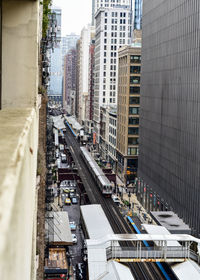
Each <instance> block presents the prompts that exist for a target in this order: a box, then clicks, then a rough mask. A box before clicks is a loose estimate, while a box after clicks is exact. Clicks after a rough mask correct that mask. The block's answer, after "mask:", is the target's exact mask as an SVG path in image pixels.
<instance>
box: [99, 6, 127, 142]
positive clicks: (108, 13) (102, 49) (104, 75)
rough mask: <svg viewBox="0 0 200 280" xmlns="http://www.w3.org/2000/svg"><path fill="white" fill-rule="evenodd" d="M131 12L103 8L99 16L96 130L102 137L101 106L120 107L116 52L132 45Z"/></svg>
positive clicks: (122, 9)
mask: <svg viewBox="0 0 200 280" xmlns="http://www.w3.org/2000/svg"><path fill="white" fill-rule="evenodd" d="M131 16H132V13H131V10H130V9H129V8H122V7H118V8H110V9H107V8H100V9H99V10H98V12H97V13H96V37H95V88H94V129H95V132H96V135H97V142H98V143H99V141H100V140H99V137H100V107H102V106H104V107H112V106H114V107H115V106H116V105H117V80H118V75H117V72H118V59H117V55H118V54H117V50H118V48H119V47H121V46H123V45H127V44H129V43H130V38H131V32H130V31H131V22H132V20H131Z"/></svg>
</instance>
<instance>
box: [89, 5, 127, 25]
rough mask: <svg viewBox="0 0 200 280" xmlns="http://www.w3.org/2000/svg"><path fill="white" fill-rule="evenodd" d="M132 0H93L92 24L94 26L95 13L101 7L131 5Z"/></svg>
mask: <svg viewBox="0 0 200 280" xmlns="http://www.w3.org/2000/svg"><path fill="white" fill-rule="evenodd" d="M131 1H132V0H92V25H93V26H94V20H95V13H96V12H97V10H98V9H99V8H114V7H116V6H128V7H131Z"/></svg>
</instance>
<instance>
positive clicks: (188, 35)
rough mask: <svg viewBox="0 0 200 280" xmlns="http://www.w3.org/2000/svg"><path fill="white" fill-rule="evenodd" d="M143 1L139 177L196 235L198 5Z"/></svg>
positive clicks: (199, 198) (199, 184)
mask: <svg viewBox="0 0 200 280" xmlns="http://www.w3.org/2000/svg"><path fill="white" fill-rule="evenodd" d="M143 2H144V3H143V5H144V7H143V26H142V30H143V39H142V42H143V44H142V76H141V104H140V146H139V149H140V152H139V176H140V177H141V178H142V179H143V180H144V182H145V184H148V186H149V188H151V189H152V191H153V192H155V193H156V194H159V197H160V199H161V200H162V201H164V202H166V203H168V210H169V209H172V210H174V211H175V212H176V213H177V214H178V215H179V216H180V217H182V218H183V220H184V221H185V222H186V223H188V224H189V225H190V227H191V228H192V229H193V234H195V235H196V236H198V235H199V234H200V216H199V205H200V192H199V190H200V64H199V59H200V52H199V50H200V32H199V26H200V1H199V0H191V1H188V0H181V1H158V0H144V1H143ZM151 195H152V194H151Z"/></svg>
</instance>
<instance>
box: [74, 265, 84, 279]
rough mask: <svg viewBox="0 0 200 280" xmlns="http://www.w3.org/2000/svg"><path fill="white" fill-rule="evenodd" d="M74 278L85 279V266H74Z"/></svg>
mask: <svg viewBox="0 0 200 280" xmlns="http://www.w3.org/2000/svg"><path fill="white" fill-rule="evenodd" d="M76 277H77V279H78V280H82V279H86V272H85V266H84V264H83V263H78V264H77V265H76Z"/></svg>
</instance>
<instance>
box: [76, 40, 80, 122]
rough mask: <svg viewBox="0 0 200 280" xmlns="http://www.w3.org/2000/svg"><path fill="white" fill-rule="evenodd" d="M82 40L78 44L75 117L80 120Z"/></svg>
mask: <svg viewBox="0 0 200 280" xmlns="http://www.w3.org/2000/svg"><path fill="white" fill-rule="evenodd" d="M80 44H81V41H80V39H79V40H78V41H77V43H76V95H75V116H76V118H77V119H78V118H79V76H80V55H81V52H80Z"/></svg>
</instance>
